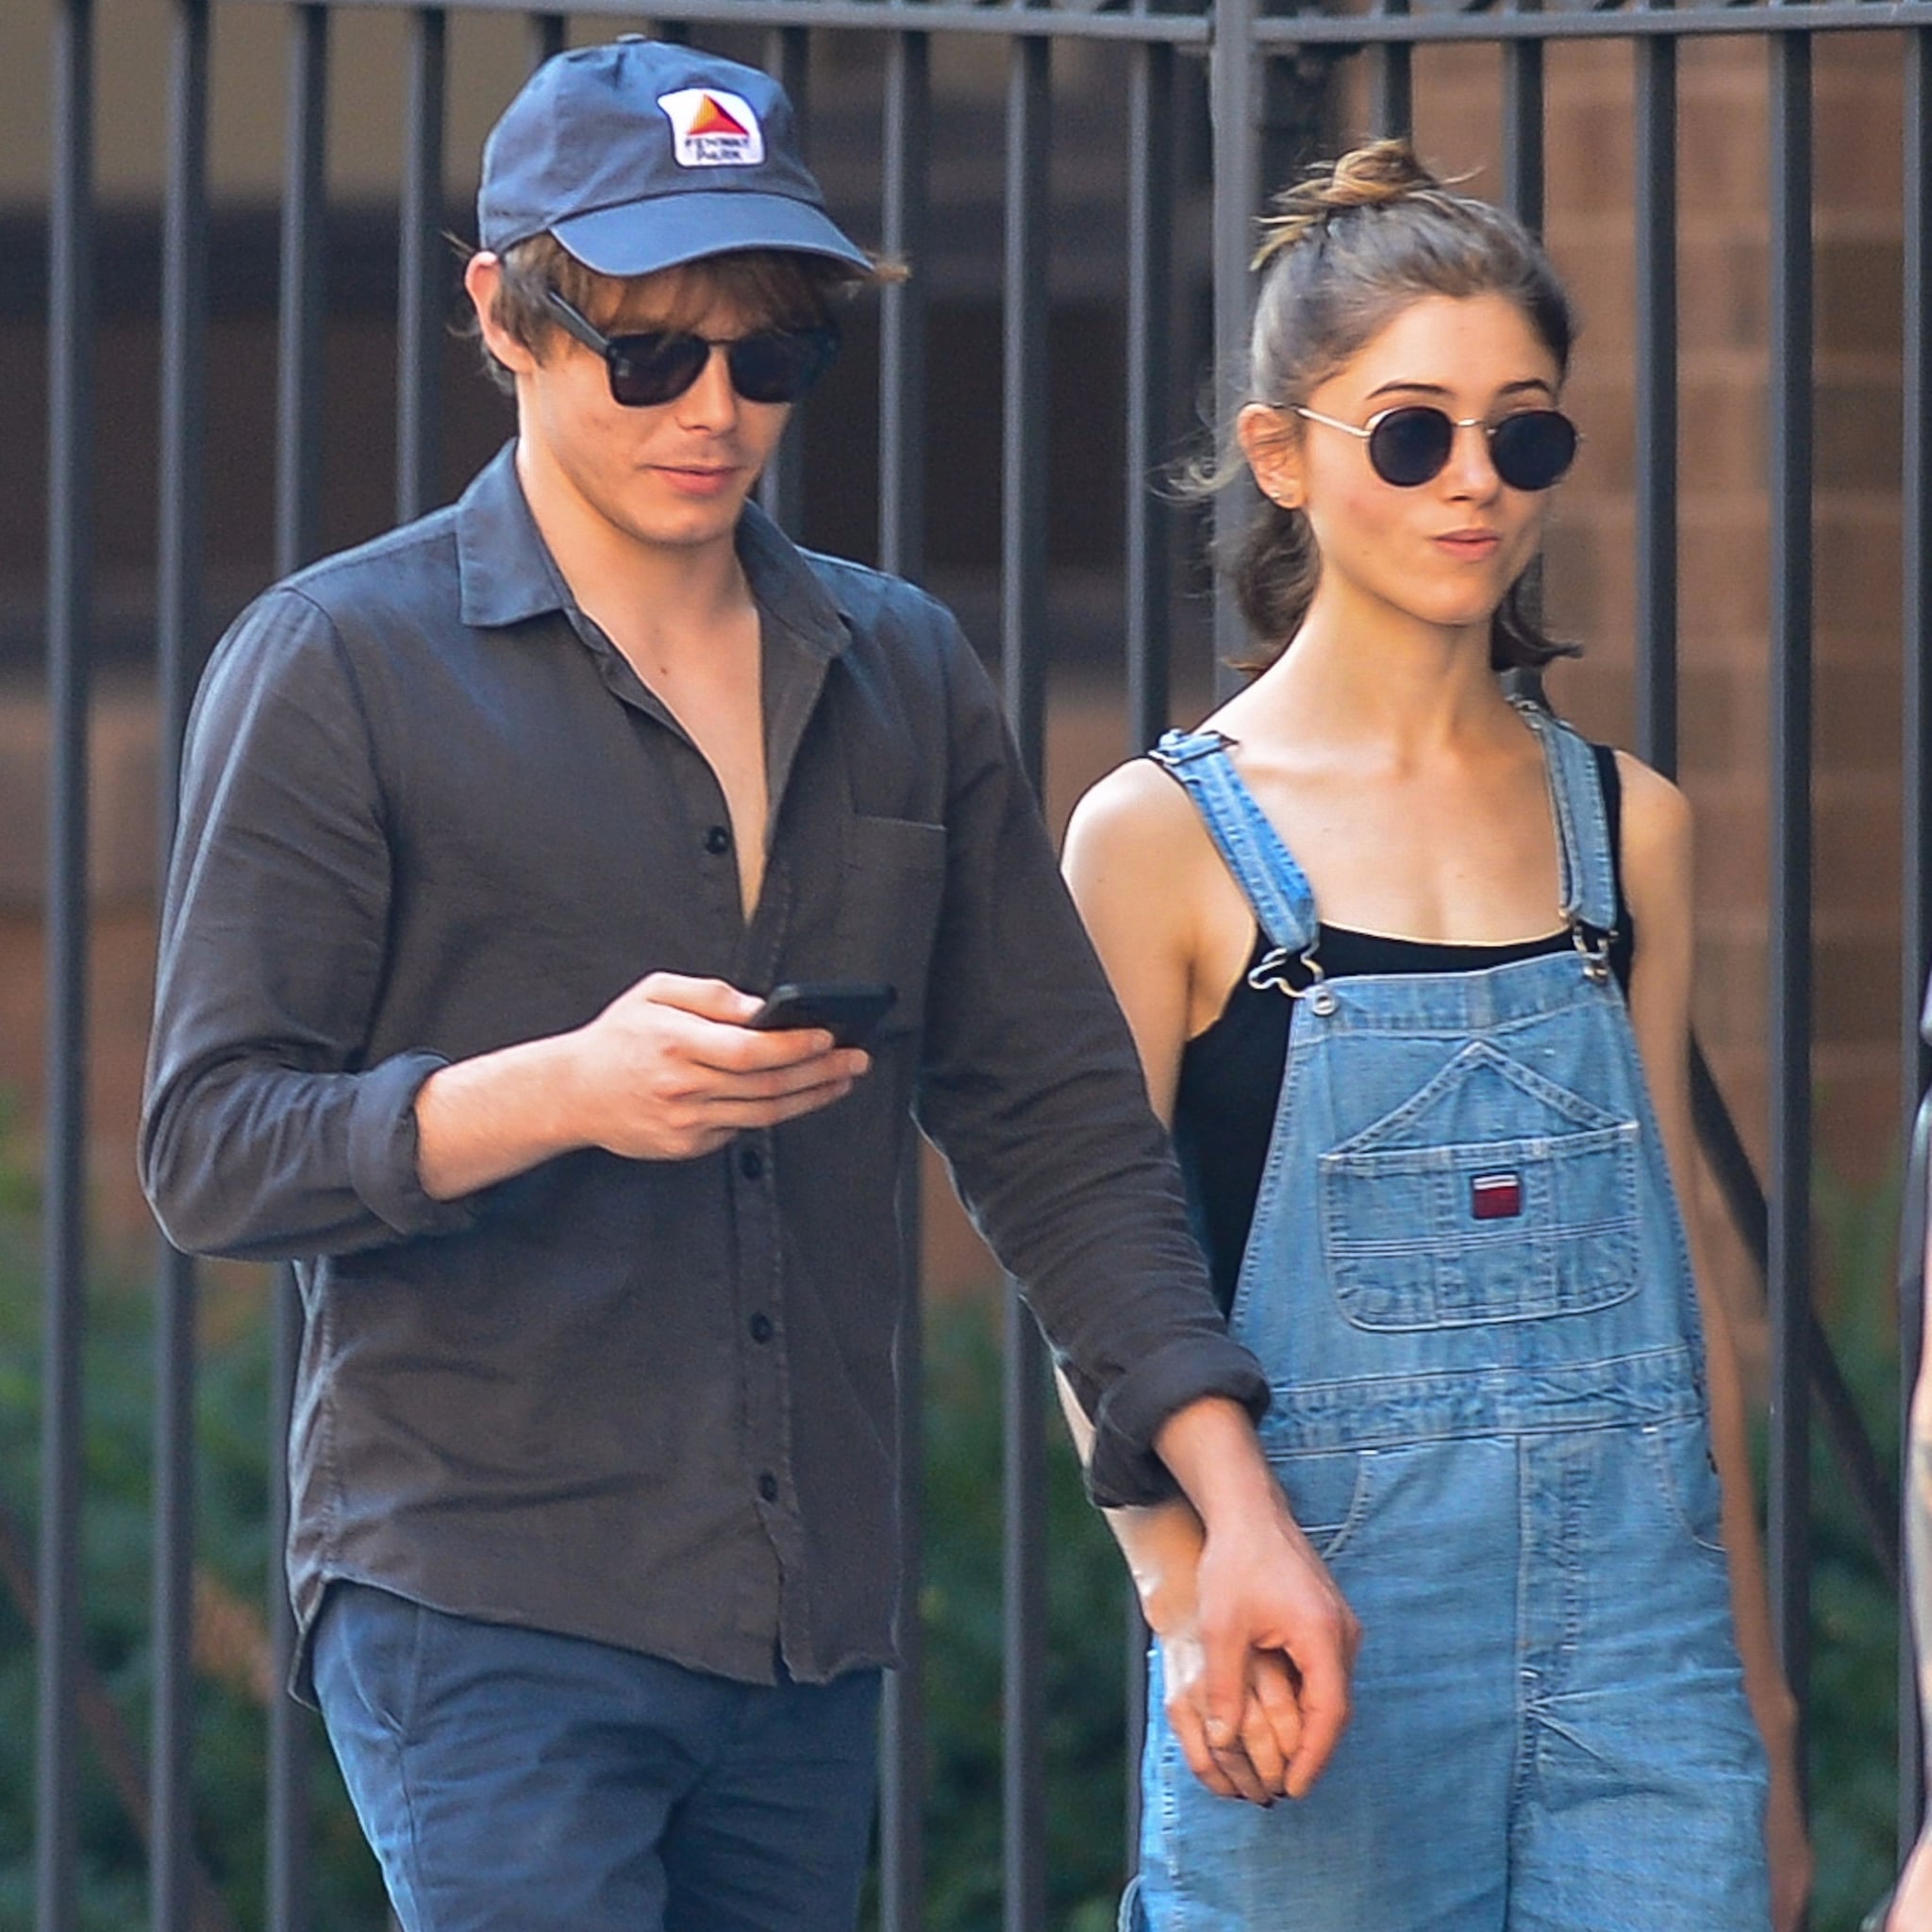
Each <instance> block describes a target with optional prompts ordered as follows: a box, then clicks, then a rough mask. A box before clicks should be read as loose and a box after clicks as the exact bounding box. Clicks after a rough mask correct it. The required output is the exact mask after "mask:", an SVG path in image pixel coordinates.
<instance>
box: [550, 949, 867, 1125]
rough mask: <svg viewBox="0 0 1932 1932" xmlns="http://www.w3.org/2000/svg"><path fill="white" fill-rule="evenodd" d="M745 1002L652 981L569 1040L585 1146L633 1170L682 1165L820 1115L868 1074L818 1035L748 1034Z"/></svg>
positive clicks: (702, 985)
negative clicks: (751, 1131) (737, 1138)
mask: <svg viewBox="0 0 1932 1932" xmlns="http://www.w3.org/2000/svg"><path fill="white" fill-rule="evenodd" d="M757 1011H758V1001H757V1000H755V999H754V998H752V996H751V995H750V994H749V993H744V992H740V991H738V989H737V988H736V987H733V986H727V985H726V984H725V983H724V981H723V980H722V979H687V978H683V977H681V976H680V975H678V974H673V973H653V974H650V975H649V976H648V977H647V978H644V979H641V980H639V981H638V983H637V984H636V985H635V986H633V987H631V988H630V989H629V990H628V991H625V992H622V993H620V994H619V995H618V996H617V998H616V999H614V1000H612V1001H611V1003H610V1004H609V1005H608V1007H606V1008H605V1009H604V1010H603V1011H602V1012H601V1013H599V1014H598V1016H597V1017H596V1018H595V1019H594V1020H592V1021H591V1023H590V1024H589V1025H588V1026H585V1027H584V1028H582V1029H581V1031H580V1032H579V1033H578V1034H577V1035H576V1036H575V1040H576V1043H577V1046H578V1055H579V1059H580V1063H581V1065H580V1072H579V1074H578V1078H579V1081H580V1083H581V1088H580V1093H581V1104H582V1106H583V1108H584V1112H585V1129H586V1131H585V1139H586V1141H588V1142H589V1143H590V1144H591V1145H593V1146H597V1147H602V1148H604V1149H606V1150H607V1151H608V1152H609V1153H611V1154H621V1155H624V1156H625V1157H626V1158H630V1159H633V1160H690V1159H691V1158H695V1157H696V1156H698V1155H700V1154H709V1153H712V1152H714V1151H715V1150H716V1149H718V1148H720V1147H722V1146H723V1145H724V1143H725V1141H728V1140H730V1139H731V1137H732V1136H733V1135H734V1134H738V1133H741V1132H743V1130H744V1129H745V1128H747V1127H771V1126H776V1125H777V1124H778V1123H779V1122H780V1121H789V1120H791V1119H792V1118H793V1117H794V1116H796V1115H798V1114H803V1113H812V1112H814V1111H816V1110H817V1109H818V1108H822V1107H829V1106H830V1105H831V1104H832V1102H833V1101H835V1100H840V1099H842V1098H843V1097H844V1095H845V1094H847V1093H849V1092H850V1091H852V1083H853V1082H854V1081H855V1080H857V1079H858V1077H859V1075H860V1074H863V1073H864V1072H865V1071H866V1069H867V1068H868V1067H869V1066H870V1065H871V1064H872V1062H871V1060H870V1059H869V1058H867V1056H866V1055H865V1054H863V1053H861V1052H859V1051H858V1049H856V1048H851V1047H838V1046H835V1045H834V1044H833V1043H832V1036H831V1035H830V1034H829V1033H826V1032H824V1030H822V1029H821V1028H818V1027H801V1028H797V1029H793V1030H790V1031H786V1032H776V1033H774V1032H757V1031H754V1030H753V1029H752V1028H751V1027H749V1026H747V1025H746V1024H745V1022H746V1021H748V1020H749V1019H750V1018H751V1016H752V1015H753V1014H754V1013H756V1012H757Z"/></svg>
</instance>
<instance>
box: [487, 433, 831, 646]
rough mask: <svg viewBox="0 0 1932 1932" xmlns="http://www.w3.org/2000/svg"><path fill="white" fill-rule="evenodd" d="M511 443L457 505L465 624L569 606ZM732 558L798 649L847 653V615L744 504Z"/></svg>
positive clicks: (760, 514)
mask: <svg viewBox="0 0 1932 1932" xmlns="http://www.w3.org/2000/svg"><path fill="white" fill-rule="evenodd" d="M516 448H517V446H516V442H515V440H514V439H512V440H511V441H508V442H507V443H506V444H505V445H504V446H503V448H502V449H500V450H499V451H498V452H497V453H496V455H495V456H493V457H492V458H491V459H490V461H489V462H488V463H486V464H485V465H484V467H483V468H482V470H481V471H479V472H478V473H477V475H476V477H475V481H474V482H472V483H471V485H470V487H469V488H468V489H467V490H466V491H464V492H463V494H462V497H461V499H460V500H459V501H458V505H457V512H456V516H457V565H458V574H459V578H460V582H461V587H462V618H463V622H464V623H465V624H466V625H474V626H476V627H478V628H490V627H493V626H496V625H511V624H521V623H523V622H524V621H525V619H526V618H531V617H543V616H547V615H549V614H550V613H551V612H552V611H569V610H571V609H573V608H575V599H574V598H573V597H572V596H571V593H570V586H569V585H568V584H566V583H565V582H564V580H563V574H562V573H561V572H560V571H559V570H558V568H557V563H556V560H555V559H554V558H552V557H551V555H550V546H549V545H548V544H547V543H545V542H544V541H543V534H542V532H541V530H539V529H538V527H537V520H536V518H535V517H533V516H532V515H531V514H530V506H529V504H528V503H527V502H526V501H525V497H524V486H523V484H522V483H521V482H520V481H519V480H518V477H517V469H516ZM738 559H739V561H740V563H741V564H742V565H743V566H744V575H745V579H746V581H747V582H748V583H749V584H750V586H751V593H752V595H753V597H755V598H756V599H757V600H758V605H759V607H760V608H762V609H764V610H766V611H769V612H770V613H771V614H772V615H774V616H775V617H777V618H779V619H781V620H782V621H783V623H784V625H785V626H786V628H787V629H788V630H789V631H791V633H792V635H793V636H794V637H796V638H797V639H798V640H799V641H801V642H803V643H804V644H806V645H807V646H808V647H809V648H810V649H812V650H814V651H816V652H817V653H819V654H820V655H821V656H823V657H825V658H835V657H837V656H838V655H839V654H840V653H841V652H842V651H843V650H844V648H845V645H846V642H847V641H848V639H849V636H850V632H849V629H848V625H847V621H846V617H845V613H844V612H843V611H842V610H841V608H840V607H839V605H838V604H837V603H836V602H835V601H834V600H833V598H832V595H831V593H830V592H829V591H827V590H826V588H825V586H824V583H823V582H821V581H820V578H819V576H818V574H817V573H816V572H815V571H814V570H813V569H812V567H811V565H810V564H809V563H808V562H807V561H806V558H805V556H804V554H803V553H802V552H801V551H800V550H799V548H798V546H797V545H796V544H795V543H793V542H792V541H791V539H790V538H789V537H787V536H786V535H785V533H784V531H782V530H781V529H779V527H778V526H777V525H776V524H774V522H773V521H772V520H771V518H770V517H768V516H767V515H766V514H765V513H764V511H763V510H761V509H760V508H758V505H757V504H755V503H747V504H746V505H745V507H744V514H743V515H742V516H741V517H740V518H739V520H738Z"/></svg>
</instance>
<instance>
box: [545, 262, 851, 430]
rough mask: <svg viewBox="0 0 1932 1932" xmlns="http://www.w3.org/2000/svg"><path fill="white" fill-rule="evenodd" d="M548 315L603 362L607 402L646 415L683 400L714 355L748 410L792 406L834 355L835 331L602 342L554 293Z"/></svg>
mask: <svg viewBox="0 0 1932 1932" xmlns="http://www.w3.org/2000/svg"><path fill="white" fill-rule="evenodd" d="M544 293H545V295H546V297H547V298H548V300H549V304H550V308H551V312H552V313H553V314H554V315H555V316H556V317H557V319H558V322H559V323H561V324H562V325H563V326H564V328H565V329H566V330H567V331H568V332H569V333H570V334H571V335H574V336H575V338H576V339H577V341H580V342H581V343H583V345H584V346H585V348H587V349H591V350H593V351H594V352H595V353H596V354H597V355H599V356H601V357H603V358H604V367H605V368H606V370H608V372H609V376H610V395H611V400H612V401H614V402H618V403H622V404H623V405H624V407H625V408H626V409H648V408H655V407H656V406H657V405H658V404H659V403H668V402H671V401H673V400H674V399H675V398H676V397H678V396H681V395H682V394H683V393H684V392H685V391H686V390H688V389H690V388H691V385H692V384H693V383H694V382H696V380H697V379H698V377H699V376H700V375H703V374H704V373H705V364H706V363H707V362H708V361H709V360H710V359H711V351H712V350H713V349H723V350H724V366H725V367H726V368H727V369H729V370H730V372H731V387H732V388H733V389H735V390H736V391H738V393H739V394H740V395H741V396H742V397H743V398H744V399H745V401H746V402H748V403H795V402H796V401H797V400H798V399H799V397H800V396H802V395H803V394H804V393H805V392H806V391H807V390H808V389H809V388H810V387H811V386H812V384H813V383H815V382H816V381H817V380H818V379H819V377H820V376H821V375H824V372H825V370H826V369H827V368H828V367H829V366H830V364H831V361H832V358H833V357H834V356H836V355H837V354H838V353H839V331H838V330H837V329H836V328H834V327H832V326H831V325H830V324H825V325H823V326H820V327H817V328H761V329H755V330H754V331H753V332H752V333H751V334H750V335H745V336H731V337H724V338H720V337H717V336H700V335H693V334H691V333H690V332H689V331H687V330H682V329H650V330H647V331H645V332H644V333H642V334H640V335H625V336H607V335H606V334H605V333H604V332H603V330H602V329H600V328H599V327H598V326H597V325H596V324H595V323H593V322H591V320H590V319H589V317H587V316H585V315H583V314H581V313H580V312H579V311H578V310H577V309H575V308H572V307H571V305H570V304H569V303H568V302H566V301H565V300H564V299H563V297H562V296H561V295H559V294H558V292H557V291H556V290H555V289H547V290H545V291H544Z"/></svg>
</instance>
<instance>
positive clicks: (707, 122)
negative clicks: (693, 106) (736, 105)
mask: <svg viewBox="0 0 1932 1932" xmlns="http://www.w3.org/2000/svg"><path fill="white" fill-rule="evenodd" d="M688 132H690V133H691V134H692V135H699V134H737V135H749V134H750V132H751V130H750V129H749V128H748V127H746V126H744V125H742V124H741V122H740V121H739V120H738V118H737V116H736V115H734V114H732V113H731V112H729V111H728V110H727V109H726V108H724V107H722V106H720V105H719V103H718V101H717V99H716V97H715V96H713V95H711V94H707V95H706V96H705V97H704V99H703V100H701V101H700V102H699V103H698V110H697V112H696V113H695V114H693V115H692V116H691V126H690V128H689V129H688Z"/></svg>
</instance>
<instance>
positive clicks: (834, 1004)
mask: <svg viewBox="0 0 1932 1932" xmlns="http://www.w3.org/2000/svg"><path fill="white" fill-rule="evenodd" d="M898 997H899V994H898V990H897V988H895V987H891V986H879V985H874V984H871V983H869V982H867V981H864V980H856V979H807V980H799V981H797V982H796V983H794V984H791V985H787V986H781V987H777V988H774V991H773V992H772V996H771V997H770V998H769V999H768V1000H766V1002H765V1003H764V1005H763V1006H761V1007H760V1008H758V1011H757V1012H756V1013H754V1014H753V1015H752V1016H751V1018H750V1019H749V1020H747V1021H746V1022H745V1023H744V1024H746V1025H747V1026H756V1027H758V1029H759V1030H760V1031H761V1032H768V1033H777V1032H783V1031H785V1030H786V1029H787V1028H789V1027H793V1026H823V1027H824V1029H825V1031H826V1032H827V1033H829V1034H830V1035H831V1036H832V1039H833V1041H834V1042H835V1043H836V1044H838V1045H840V1046H863V1045H864V1044H865V1042H866V1041H867V1040H868V1039H869V1038H870V1037H871V1035H872V1030H873V1028H874V1026H876V1025H877V1024H879V1022H880V1021H881V1020H883V1019H884V1018H885V1017H886V1015H887V1014H888V1013H889V1012H891V1009H892V1002H893V1001H894V1000H895V999H897V998H898Z"/></svg>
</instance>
